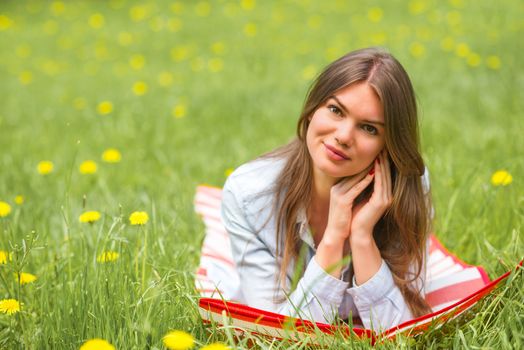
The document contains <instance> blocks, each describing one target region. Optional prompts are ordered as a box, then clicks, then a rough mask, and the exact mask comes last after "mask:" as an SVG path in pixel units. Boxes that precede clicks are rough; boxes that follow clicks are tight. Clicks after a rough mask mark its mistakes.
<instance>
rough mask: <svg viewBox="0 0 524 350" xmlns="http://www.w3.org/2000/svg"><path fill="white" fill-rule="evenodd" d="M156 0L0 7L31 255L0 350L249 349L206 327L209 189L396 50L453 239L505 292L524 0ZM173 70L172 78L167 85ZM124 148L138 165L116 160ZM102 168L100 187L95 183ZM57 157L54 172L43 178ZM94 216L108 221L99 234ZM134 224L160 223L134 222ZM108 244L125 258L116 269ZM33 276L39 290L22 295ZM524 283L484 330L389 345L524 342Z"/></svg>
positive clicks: (517, 203) (490, 312) (9, 237)
mask: <svg viewBox="0 0 524 350" xmlns="http://www.w3.org/2000/svg"><path fill="white" fill-rule="evenodd" d="M138 3H139V2H136V3H135V2H130V1H128V2H126V1H108V2H106V1H67V2H64V3H63V8H62V6H60V3H57V2H47V1H15V0H3V1H1V3H0V47H2V50H0V75H1V77H2V79H1V84H0V149H2V152H1V153H0V169H1V171H0V201H4V202H7V203H9V204H10V205H11V207H12V212H11V213H10V215H9V216H7V217H4V218H0V230H1V234H0V250H4V251H10V252H13V261H11V262H9V263H8V264H6V265H2V266H0V275H1V277H2V278H3V280H4V281H5V283H1V284H0V298H2V299H4V298H15V299H17V300H20V301H21V302H23V307H22V311H21V312H19V313H17V314H14V315H12V316H8V315H4V314H0V348H6V349H17V348H20V349H77V348H79V347H80V345H81V344H82V343H83V342H85V341H86V340H88V339H91V338H104V339H107V340H108V341H110V342H111V343H112V344H114V345H115V346H116V347H117V349H146V348H151V349H161V348H162V340H161V339H162V336H163V335H164V334H166V333H167V332H168V331H169V330H171V329H180V330H185V331H188V332H189V333H191V334H192V335H194V336H195V337H196V338H197V340H198V342H199V344H206V343H209V342H211V341H215V340H220V341H223V342H226V343H228V344H229V345H231V346H233V345H234V344H233V343H231V339H232V336H231V333H230V330H228V329H219V328H217V327H211V328H209V327H204V326H203V325H202V323H201V320H200V318H199V316H198V311H197V301H198V297H197V295H196V293H195V290H194V287H193V271H194V269H195V267H196V266H197V265H198V259H199V248H200V244H201V241H202V239H203V225H202V223H201V222H200V220H199V219H198V218H197V217H196V216H195V214H194V213H193V207H192V206H193V205H192V198H193V195H194V190H195V187H196V185H197V184H199V183H209V184H213V185H217V186H221V185H222V184H223V182H224V180H225V177H226V175H225V171H226V169H228V168H234V167H236V166H238V165H240V164H242V163H243V162H245V161H247V160H249V159H252V158H254V157H256V156H257V155H259V154H261V153H263V152H265V151H268V150H271V149H273V148H275V147H277V146H278V145H281V144H283V143H284V142H286V141H287V140H289V139H290V138H291V137H292V136H293V134H294V130H295V123H296V119H297V117H298V113H299V111H300V108H301V104H302V102H303V100H304V95H305V93H306V91H307V88H308V84H309V83H310V82H311V80H312V78H313V77H314V75H315V73H317V72H318V71H319V70H320V69H321V68H322V67H323V66H324V65H326V64H327V63H329V62H330V61H332V60H333V59H335V58H337V57H338V56H340V55H342V54H344V53H346V52H347V51H350V50H353V49H356V48H360V47H364V46H371V45H381V46H384V47H387V48H388V49H389V50H390V51H391V52H392V53H393V54H394V55H395V56H396V57H397V58H398V59H399V60H400V61H401V62H402V63H403V64H404V66H405V67H406V69H407V71H408V72H409V74H410V76H411V78H412V80H413V83H414V85H415V89H416V91H417V97H418V101H419V107H420V112H421V113H420V114H421V119H420V122H421V134H422V146H423V153H424V158H425V160H426V162H427V165H428V167H429V169H430V173H431V183H432V192H433V197H434V205H435V208H436V213H437V215H436V220H435V231H436V233H437V235H438V236H439V238H440V239H441V240H442V242H443V243H444V244H445V245H446V246H447V247H448V248H449V249H450V250H452V251H453V252H454V253H456V254H457V255H458V256H460V257H461V258H463V259H464V260H466V261H467V262H469V263H473V264H481V265H483V266H484V267H485V268H486V270H487V271H488V273H489V275H490V277H492V278H494V277H496V276H498V275H500V274H501V273H503V272H504V271H506V270H508V269H510V268H513V267H514V265H515V264H516V263H517V262H518V261H519V260H520V259H522V257H523V255H524V243H523V242H522V224H523V222H524V220H523V218H524V197H523V193H524V186H523V184H522V177H523V176H524V157H523V155H524V154H523V151H522V150H523V149H524V138H523V137H522V135H523V134H524V123H523V122H522V118H523V111H524V108H523V107H524V102H523V101H524V93H523V91H524V73H523V72H524V70H523V64H522V62H523V61H522V57H521V52H522V51H523V49H524V41H522V36H523V35H524V26H523V25H522V18H523V17H524V6H523V5H522V3H521V2H519V1H516V0H513V1H505V2H504V4H503V5H498V4H497V3H495V2H493V1H466V0H463V1H462V0H454V1H429V0H428V1H422V0H421V1H416V0H415V1H411V2H405V1H400V0H396V1H370V2H366V3H364V2H357V1H348V2H345V1H326V2H320V1H285V2H281V1H258V2H256V5H255V7H254V8H253V9H244V8H243V7H242V6H241V2H238V1H219V0H217V1H209V2H197V1H180V2H175V1H158V2H153V1H143V2H140V4H139V5H137V4H138ZM177 3H178V4H179V5H177ZM180 4H181V5H180ZM206 4H207V5H206ZM207 11H208V12H207ZM94 14H100V15H102V16H103V21H100V16H94V17H92V15H94ZM202 15H204V16H202ZM90 23H91V25H95V27H96V26H97V24H98V25H100V27H99V28H93V27H92V26H91V25H90ZM253 25H254V26H255V27H256V33H255V35H254V36H249V35H248V34H249V28H251V30H252V28H253ZM246 26H247V32H248V34H246ZM251 34H252V32H251ZM129 38H131V41H130V40H129ZM126 40H127V41H126ZM217 43H218V44H217ZM184 52H185V53H186V56H185V57H182V56H183V55H182V54H181V53H184ZM134 55H141V57H142V58H143V59H144V61H145V63H144V64H143V66H142V67H141V68H140V67H138V66H136V65H135V68H133V67H132V65H131V64H130V61H133V59H132V58H133V56H134ZM135 61H136V59H135ZM497 62H498V63H497ZM135 63H136V62H135ZM217 70H218V71H217ZM162 72H168V73H169V75H170V77H171V79H172V81H171V82H167V83H166V82H164V83H166V84H164V85H162V84H160V83H159V81H158V76H159V74H161V73H162ZM164 75H165V74H164ZM137 81H144V82H145V83H146V84H147V85H148V91H147V93H146V94H145V95H143V96H136V95H134V93H133V91H132V86H133V84H134V83H135V82H137ZM102 101H111V102H112V103H113V106H114V109H113V111H112V112H111V113H110V114H108V115H100V114H99V113H98V112H97V106H98V104H99V103H100V102H102ZM177 106H178V110H179V111H180V110H181V109H185V113H182V114H184V115H183V117H181V118H175V117H174V116H173V109H174V108H175V107H177ZM181 106H182V107H181ZM110 147H114V148H117V149H119V150H120V151H121V153H122V161H121V162H120V163H117V164H107V163H104V162H102V161H101V160H100V155H101V153H102V152H103V151H104V150H105V149H107V148H110ZM88 159H93V160H95V161H96V162H97V163H98V171H97V173H96V174H93V175H83V174H80V173H79V171H78V167H79V165H80V163H81V162H83V161H84V160H88ZM41 160H51V161H53V163H54V165H55V170H54V172H53V173H51V174H49V175H46V176H42V175H39V174H38V173H37V171H36V166H37V164H38V162H39V161H41ZM498 169H505V170H507V171H509V172H510V173H511V174H512V176H513V182H512V183H511V184H510V185H509V186H504V187H494V186H492V185H491V183H490V177H491V174H492V173H493V172H494V171H496V170H498ZM17 195H23V196H24V198H25V202H24V203H23V204H22V205H17V204H15V202H14V198H15V196H17ZM85 210H98V211H100V212H101V213H102V219H101V220H100V221H98V222H96V223H94V224H93V225H89V224H81V223H80V222H79V221H78V216H79V215H80V214H81V213H82V212H84V211H85ZM133 211H146V212H148V213H149V216H150V221H149V222H148V223H147V224H146V225H145V226H143V227H139V228H137V227H136V226H131V225H129V221H128V217H129V215H130V213H132V212H133ZM146 236H147V245H146V244H144V242H145V237H146ZM109 249H111V250H115V251H118V252H119V253H120V256H119V259H118V260H116V261H115V262H114V263H106V264H100V263H98V262H97V261H96V257H97V256H98V255H99V254H100V253H101V252H102V251H103V250H109ZM16 271H24V272H29V273H32V274H35V275H36V276H37V277H38V279H37V280H36V281H35V282H33V283H31V284H28V285H24V286H18V285H17V283H16V281H15V279H14V278H13V273H14V272H16ZM523 285H524V284H523V283H522V274H521V273H520V274H517V275H515V276H514V277H512V278H510V279H509V281H508V283H506V284H505V285H504V286H503V287H502V288H501V289H500V291H499V293H497V294H496V295H494V296H491V297H489V298H487V300H486V301H484V302H483V303H482V305H481V306H480V307H477V308H475V309H474V311H473V312H472V313H471V315H470V317H469V318H467V317H465V318H461V319H460V320H459V321H456V322H451V323H450V324H448V325H446V326H445V327H443V328H441V329H435V330H432V331H430V332H428V334H425V335H423V336H420V337H417V338H416V339H407V338H401V339H398V340H396V341H395V342H388V343H384V344H380V345H379V346H378V347H379V348H396V347H405V348H411V347H413V348H433V349H440V348H442V349H447V348H451V347H459V348H511V347H514V348H522V347H524V338H523V336H522V333H521V330H522V329H523V328H524V317H523V314H524V287H522V286H523ZM228 334H229V336H228ZM250 342H254V343H255V344H258V347H261V348H268V349H269V348H271V349H284V348H288V347H292V348H296V349H300V348H305V347H306V345H305V343H298V344H289V343H281V342H272V341H271V340H266V339H257V338H255V337H244V338H242V339H239V340H238V341H237V345H236V346H238V347H239V348H242V347H247V346H248V344H249V343H250ZM321 342H322V343H323V344H326V345H329V346H331V347H333V348H338V347H342V346H347V345H348V344H352V346H355V347H357V348H368V347H369V344H368V343H367V342H361V341H356V340H351V339H350V340H344V339H343V338H342V337H340V336H336V337H328V336H325V337H323V338H322V339H321Z"/></svg>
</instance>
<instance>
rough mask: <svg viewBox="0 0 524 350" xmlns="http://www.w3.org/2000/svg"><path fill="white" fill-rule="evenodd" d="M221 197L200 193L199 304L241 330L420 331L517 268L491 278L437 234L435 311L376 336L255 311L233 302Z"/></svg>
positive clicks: (431, 291) (275, 333) (429, 284)
mask: <svg viewBox="0 0 524 350" xmlns="http://www.w3.org/2000/svg"><path fill="white" fill-rule="evenodd" d="M221 197H222V190H221V189H220V188H216V187H211V186H198V187H197V191H196V195H195V211H196V212H197V213H198V214H199V215H200V216H201V217H202V219H203V220H204V224H205V227H206V236H205V239H204V243H203V246H202V254H201V258H200V266H199V268H198V269H197V274H196V288H197V290H198V292H199V293H200V295H201V296H202V298H201V299H200V302H199V307H200V314H201V316H202V319H203V321H204V322H214V323H217V324H223V323H224V322H225V321H226V320H227V322H229V325H230V326H233V327H235V328H237V329H239V330H242V331H248V332H252V333H256V334H260V335H265V336H270V337H274V338H290V337H291V338H292V339H301V338H303V336H306V335H307V336H309V337H311V336H312V335H313V334H314V332H315V328H316V329H317V330H320V331H321V332H324V333H328V334H332V333H335V332H340V331H342V332H344V333H345V334H348V335H350V334H354V335H357V336H362V337H370V338H372V339H373V340H374V339H376V338H377V337H378V338H392V337H395V335H397V334H399V333H403V334H406V335H416V334H419V333H422V332H424V331H425V330H426V329H428V327H429V326H430V325H431V326H433V327H435V326H438V325H442V324H443V323H445V322H447V321H449V320H451V319H453V318H455V317H457V316H459V315H460V314H462V313H463V312H464V311H466V310H468V309H469V308H471V307H472V306H473V305H475V304H476V303H477V302H478V301H479V300H480V299H482V298H483V297H484V296H486V295H487V294H489V293H490V292H491V291H493V290H494V289H495V288H496V287H497V286H498V285H499V284H500V283H501V282H502V281H503V280H504V279H506V278H507V277H508V276H509V275H510V272H511V271H508V272H506V273H505V274H503V275H502V276H500V277H498V278H497V279H495V280H493V281H490V280H489V277H488V275H487V274H486V272H485V271H484V269H483V268H482V267H480V266H471V265H468V264H466V263H465V262H463V261H461V260H460V259H458V258H457V257H455V256H454V255H452V254H451V253H450V252H448V251H447V250H446V248H444V246H443V245H442V244H441V243H440V242H439V241H438V239H437V238H436V237H435V236H434V235H431V236H430V238H429V240H430V248H429V259H428V263H427V272H426V296H425V298H426V301H427V302H428V304H429V305H430V306H431V308H432V310H433V313H431V314H427V315H424V316H422V317H419V318H416V319H413V320H410V321H407V322H404V323H402V324H400V325H398V326H396V327H393V328H391V329H388V330H386V331H383V332H381V333H380V334H376V333H375V332H373V331H372V330H367V329H362V328H353V329H349V327H347V326H335V325H328V324H323V323H319V322H310V321H306V320H301V319H296V318H291V317H289V316H285V315H280V314H275V313H272V312H268V311H264V310H260V309H255V308H252V307H249V306H247V305H243V304H239V303H235V302H234V301H230V300H234V299H235V295H237V293H238V287H239V285H240V284H239V277H238V273H237V271H236V267H235V262H234V261H233V258H232V256H231V247H230V242H229V237H228V234H227V232H226V230H225V228H224V226H223V224H222V221H221V218H220V202H221ZM519 266H522V261H521V262H520V264H519ZM224 281H226V282H227V283H224ZM224 316H225V317H226V319H225V318H224Z"/></svg>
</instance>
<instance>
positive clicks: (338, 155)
mask: <svg viewBox="0 0 524 350" xmlns="http://www.w3.org/2000/svg"><path fill="white" fill-rule="evenodd" d="M322 144H323V145H324V148H325V150H326V154H327V156H328V158H330V159H332V160H338V161H340V160H350V158H349V157H348V156H346V155H345V154H344V153H343V152H342V151H340V150H338V149H336V148H335V147H333V146H330V145H328V144H326V143H322Z"/></svg>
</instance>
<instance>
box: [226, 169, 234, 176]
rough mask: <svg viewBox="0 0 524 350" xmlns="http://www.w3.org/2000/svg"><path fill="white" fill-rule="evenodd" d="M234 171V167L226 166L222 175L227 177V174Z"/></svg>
mask: <svg viewBox="0 0 524 350" xmlns="http://www.w3.org/2000/svg"><path fill="white" fill-rule="evenodd" d="M233 171H235V169H233V168H227V169H226V171H224V175H226V177H228V176H229V175H231V173H232V172H233Z"/></svg>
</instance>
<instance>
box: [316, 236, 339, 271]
mask: <svg viewBox="0 0 524 350" xmlns="http://www.w3.org/2000/svg"><path fill="white" fill-rule="evenodd" d="M331 237H332V235H330V234H329V232H328V231H327V230H326V232H325V233H324V237H323V238H322V240H321V241H320V243H319V245H318V247H317V252H316V254H315V260H316V262H317V264H318V265H319V266H320V267H321V268H322V269H324V271H326V272H327V273H329V274H330V275H331V276H333V277H335V278H340V275H341V271H342V268H343V266H342V260H343V257H344V256H343V255H344V240H339V239H335V238H331Z"/></svg>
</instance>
